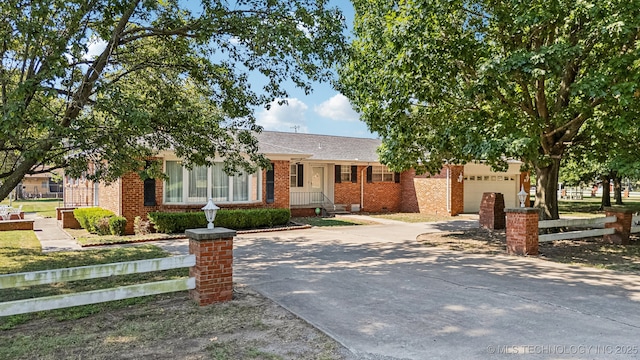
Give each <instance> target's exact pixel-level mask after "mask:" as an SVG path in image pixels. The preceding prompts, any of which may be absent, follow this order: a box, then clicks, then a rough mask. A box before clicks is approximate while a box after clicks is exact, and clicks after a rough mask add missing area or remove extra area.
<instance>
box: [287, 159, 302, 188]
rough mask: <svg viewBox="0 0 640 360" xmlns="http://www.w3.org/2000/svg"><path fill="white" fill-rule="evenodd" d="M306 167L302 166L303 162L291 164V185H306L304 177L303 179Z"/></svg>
mask: <svg viewBox="0 0 640 360" xmlns="http://www.w3.org/2000/svg"><path fill="white" fill-rule="evenodd" d="M303 169H304V167H303V166H302V164H292V165H291V170H290V172H289V178H290V181H291V183H290V186H291V187H292V188H294V187H303V186H304V179H303V175H304V170H303Z"/></svg>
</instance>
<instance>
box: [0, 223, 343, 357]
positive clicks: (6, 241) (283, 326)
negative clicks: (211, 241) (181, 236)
mask: <svg viewBox="0 0 640 360" xmlns="http://www.w3.org/2000/svg"><path fill="white" fill-rule="evenodd" d="M167 255H168V254H167V253H166V252H164V251H163V250H162V249H160V248H158V247H155V246H148V245H146V246H130V247H122V248H111V249H101V250H91V251H88V250H87V251H77V252H59V253H46V254H44V253H42V252H41V248H40V244H39V242H38V240H37V239H36V237H35V236H34V233H33V231H6V232H0V274H4V273H14V272H23V271H34V270H43V269H53V268H61V267H73V266H81V265H91V264H101V263H111V262H118V261H129V260H138V259H146V258H157V257H164V256H167ZM187 273H188V269H176V270H168V271H162V272H155V273H147V274H135V275H127V276H113V277H109V278H102V279H97V280H86V281H76V282H72V283H65V284H52V285H46V286H32V287H29V288H23V289H5V290H0V302H3V301H11V300H17V299H22V298H31V297H40V296H47V295H53V294H64V293H69V292H78V291H86V290H93V289H99V288H109V287H116V286H123V285H128V284H130V283H141V282H148V281H158V280H164V279H169V278H175V277H182V276H186V275H187ZM344 354H345V350H344V349H343V348H342V347H341V346H340V345H339V344H338V343H337V342H335V341H333V340H331V339H330V338H329V337H327V336H326V335H324V334H322V333H321V332H320V331H318V330H317V329H315V328H313V327H312V326H310V325H309V324H307V323H305V322H304V321H303V320H301V319H299V318H298V317H296V316H295V315H293V314H291V313H289V312H288V311H286V310H285V309H283V308H281V307H279V306H278V305H277V304H275V303H273V302H272V301H270V300H268V299H266V298H264V297H263V296H261V295H260V294H258V293H256V292H255V291H253V290H251V289H249V288H246V287H242V286H238V285H236V286H234V298H233V300H232V301H229V302H226V303H222V304H217V305H210V306H203V307H200V306H197V305H196V304H195V303H194V302H193V301H192V300H190V299H189V298H188V296H187V294H186V292H176V293H171V294H163V295H157V296H148V297H141V298H134V299H128V300H121V301H112V302H108V303H103V304H95V305H87V306H79V307H74V308H67V309H60V310H53V311H42V312H38V313H34V314H26V315H16V316H8V317H0V359H61V358H65V359H66V358H69V359H70V358H73V359H141V358H173V359H187V358H189V359H221V360H225V359H229V360H231V359H240V360H242V359H285V358H293V359H344V358H345V356H344Z"/></svg>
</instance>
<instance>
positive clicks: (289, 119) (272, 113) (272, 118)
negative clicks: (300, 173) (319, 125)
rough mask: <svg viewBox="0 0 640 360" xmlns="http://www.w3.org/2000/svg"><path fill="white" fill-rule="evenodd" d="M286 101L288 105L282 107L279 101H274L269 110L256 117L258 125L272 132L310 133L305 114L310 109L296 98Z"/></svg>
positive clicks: (264, 110)
mask: <svg viewBox="0 0 640 360" xmlns="http://www.w3.org/2000/svg"><path fill="white" fill-rule="evenodd" d="M286 100H287V103H285V104H282V105H278V101H277V100H276V101H273V102H272V103H271V108H270V109H269V110H267V109H263V110H262V111H260V112H259V113H258V114H257V115H256V122H257V123H258V125H261V126H263V127H264V129H265V130H272V131H286V132H293V131H294V130H297V131H298V132H302V133H306V132H309V128H308V127H307V125H306V123H305V112H306V111H307V109H308V108H309V107H308V106H307V105H306V104H305V103H303V102H302V101H300V100H298V99H296V98H291V99H286ZM296 128H297V129H296Z"/></svg>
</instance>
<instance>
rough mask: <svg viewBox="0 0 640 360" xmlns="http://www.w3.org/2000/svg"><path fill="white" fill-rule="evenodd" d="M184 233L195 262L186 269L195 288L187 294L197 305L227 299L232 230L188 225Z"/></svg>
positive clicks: (230, 290)
mask: <svg viewBox="0 0 640 360" xmlns="http://www.w3.org/2000/svg"><path fill="white" fill-rule="evenodd" d="M185 235H187V237H188V238H189V253H190V254H195V256H196V265H195V266H193V267H191V268H190V269H189V276H190V277H195V280H196V288H195V289H193V290H189V297H191V298H192V299H193V300H195V301H196V302H197V303H198V304H199V305H200V306H204V305H209V304H213V303H216V302H223V301H229V300H231V299H232V298H233V237H234V236H236V232H235V230H229V229H225V228H214V229H189V230H186V231H185Z"/></svg>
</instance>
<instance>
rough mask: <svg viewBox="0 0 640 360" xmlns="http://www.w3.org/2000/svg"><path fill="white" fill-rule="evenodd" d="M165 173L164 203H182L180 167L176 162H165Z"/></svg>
mask: <svg viewBox="0 0 640 360" xmlns="http://www.w3.org/2000/svg"><path fill="white" fill-rule="evenodd" d="M166 173H167V176H168V177H169V178H168V179H167V187H166V190H165V192H166V202H168V203H180V202H182V193H183V191H182V165H181V164H180V163H179V162H177V161H167V167H166Z"/></svg>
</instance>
